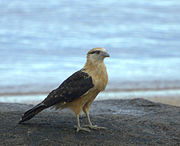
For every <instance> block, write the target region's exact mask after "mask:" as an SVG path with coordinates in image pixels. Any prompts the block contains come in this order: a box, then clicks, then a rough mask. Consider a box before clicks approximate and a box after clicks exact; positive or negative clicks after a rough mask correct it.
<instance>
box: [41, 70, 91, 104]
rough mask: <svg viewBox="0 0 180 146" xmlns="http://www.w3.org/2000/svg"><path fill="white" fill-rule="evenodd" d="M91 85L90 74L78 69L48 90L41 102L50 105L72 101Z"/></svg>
mask: <svg viewBox="0 0 180 146" xmlns="http://www.w3.org/2000/svg"><path fill="white" fill-rule="evenodd" d="M93 87H94V85H93V81H92V78H91V76H89V74H88V73H85V72H83V71H82V70H80V71H77V72H75V73H74V74H72V75H71V76H70V77H69V78H68V79H66V80H65V81H64V82H63V83H62V84H61V85H60V86H59V87H58V88H57V89H55V90H53V91H52V92H50V93H49V95H48V96H47V98H46V99H45V100H44V101H43V103H44V104H45V105H47V106H48V107H50V106H52V105H55V104H58V103H61V102H72V101H73V100H75V99H76V98H79V97H80V96H82V95H83V94H85V93H86V92H87V91H88V90H89V89H91V88H93Z"/></svg>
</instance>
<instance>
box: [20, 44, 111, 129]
mask: <svg viewBox="0 0 180 146" xmlns="http://www.w3.org/2000/svg"><path fill="white" fill-rule="evenodd" d="M106 57H110V55H109V54H108V53H107V51H106V49H105V48H101V47H97V48H93V49H91V50H90V51H88V53H87V56H86V63H85V65H84V67H83V68H82V69H80V70H78V71H77V72H75V73H74V74H72V75H71V76H70V77H68V78H67V79H66V80H65V81H64V82H62V84H60V86H59V87H58V88H57V89H54V90H52V91H51V92H50V93H49V94H48V96H47V97H46V98H45V99H44V100H43V101H42V102H40V103H39V104H37V105H36V106H34V107H33V108H32V109H30V110H28V111H26V112H25V113H24V114H23V115H22V117H21V120H20V121H19V124H22V123H23V122H25V121H27V120H30V119H31V118H33V117H34V116H35V115H37V114H38V113H40V112H41V111H43V110H44V109H47V108H49V107H54V108H55V109H64V108H69V109H71V110H72V111H73V112H74V114H75V116H76V119H77V126H76V131H77V132H79V131H87V132H90V131H91V130H90V129H106V128H105V127H99V126H97V125H93V124H92V122H91V120H90V116H89V110H90V107H91V104H92V102H93V101H94V99H95V98H96V97H97V95H98V94H99V93H100V92H101V91H103V90H105V88H106V85H107V83H108V74H107V69H106V66H105V63H104V59H105V58H106ZM82 112H83V113H85V115H86V117H87V120H88V125H85V126H81V125H80V120H79V116H80V114H81V113H82Z"/></svg>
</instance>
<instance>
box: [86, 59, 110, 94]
mask: <svg viewBox="0 0 180 146" xmlns="http://www.w3.org/2000/svg"><path fill="white" fill-rule="evenodd" d="M83 70H84V71H85V72H87V73H88V74H89V75H90V76H91V77H92V78H93V83H94V85H95V86H96V88H97V89H98V90H99V91H102V90H104V89H105V87H106V85H107V82H108V75H107V71H106V66H105V64H104V61H98V62H94V61H89V60H87V62H86V64H85V66H84V68H83Z"/></svg>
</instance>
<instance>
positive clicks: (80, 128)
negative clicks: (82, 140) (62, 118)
mask: <svg viewBox="0 0 180 146" xmlns="http://www.w3.org/2000/svg"><path fill="white" fill-rule="evenodd" d="M74 127H75V128H76V132H79V131H86V132H91V130H90V129H89V128H83V127H78V126H74Z"/></svg>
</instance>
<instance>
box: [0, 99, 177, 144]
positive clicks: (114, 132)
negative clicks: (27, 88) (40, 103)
mask: <svg viewBox="0 0 180 146" xmlns="http://www.w3.org/2000/svg"><path fill="white" fill-rule="evenodd" d="M32 106H33V105H26V104H10V103H0V123H1V124H0V131H1V132H0V145H10V146H12V145H43V146H45V145H63V144H64V145H117V146H118V145H130V146H131V145H156V146H158V145H173V146H176V145H177V146H178V145H180V116H179V115H180V108H179V107H175V106H169V105H164V104H160V103H154V102H150V101H147V100H143V99H131V100H106V101H96V102H94V103H93V105H92V108H91V111H90V116H91V119H92V122H93V123H94V124H97V125H99V126H104V127H107V130H91V132H90V133H88V132H82V131H81V132H79V133H77V132H76V131H75V129H74V125H76V120H75V117H74V116H72V115H71V114H70V113H69V112H68V111H54V110H51V109H48V110H46V111H43V112H42V113H40V114H39V115H37V116H36V117H34V118H33V119H31V120H30V121H28V122H26V123H24V124H22V125H18V124H17V123H18V121H19V119H20V116H21V114H23V113H24V112H25V111H26V110H27V109H29V108H31V107H32ZM86 122H87V120H86V118H85V117H82V118H81V124H82V125H84V124H85V123H86Z"/></svg>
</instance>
